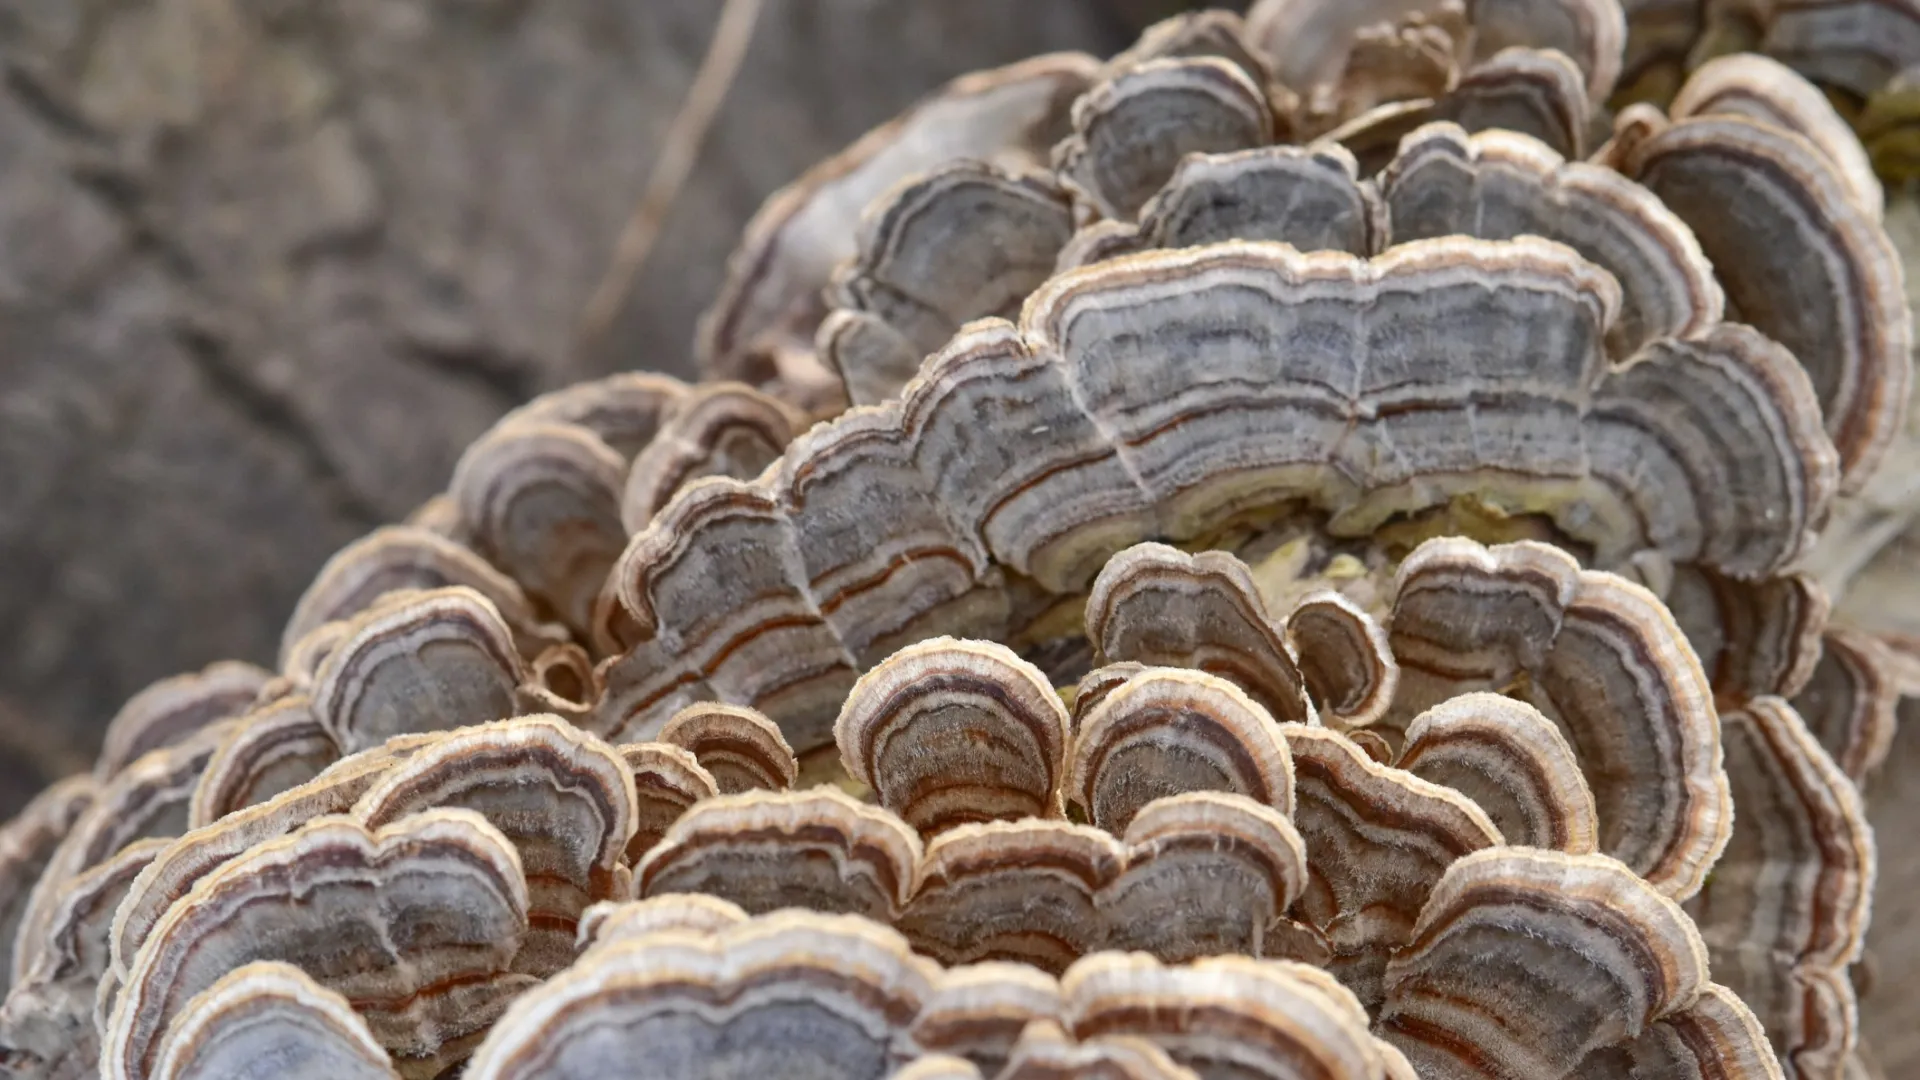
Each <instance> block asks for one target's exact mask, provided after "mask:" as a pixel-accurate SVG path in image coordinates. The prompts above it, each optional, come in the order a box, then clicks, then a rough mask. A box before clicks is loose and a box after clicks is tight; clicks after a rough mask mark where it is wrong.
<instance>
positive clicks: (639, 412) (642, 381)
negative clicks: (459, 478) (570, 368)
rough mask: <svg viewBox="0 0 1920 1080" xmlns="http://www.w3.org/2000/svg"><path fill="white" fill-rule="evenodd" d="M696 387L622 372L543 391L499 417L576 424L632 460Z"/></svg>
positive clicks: (663, 377)
mask: <svg viewBox="0 0 1920 1080" xmlns="http://www.w3.org/2000/svg"><path fill="white" fill-rule="evenodd" d="M692 389H693V388H692V387H689V386H688V385H687V384H686V383H684V382H681V381H680V380H679V379H675V378H672V377H670V376H667V375H661V374H658V373H655V372H651V371H617V372H614V373H613V374H611V375H605V376H602V377H600V378H598V379H589V380H587V381H585V382H578V383H574V384H573V385H572V386H565V387H561V388H560V389H558V390H552V391H549V392H547V393H544V394H541V395H540V396H539V397H536V398H534V399H533V400H532V401H529V402H527V403H526V404H525V405H522V406H520V407H519V408H516V409H514V410H513V411H512V412H509V413H507V414H506V415H505V416H503V417H501V418H500V421H499V424H498V425H496V426H499V425H504V424H513V423H534V424H571V425H573V426H575V427H582V428H585V429H587V430H588V431H590V432H592V433H593V434H594V435H595V436H596V437H598V438H599V439H600V441H601V442H603V443H606V444H607V446H608V447H609V448H610V449H612V450H613V452H614V453H616V454H619V455H620V456H621V457H622V458H626V459H628V460H631V459H632V458H633V457H634V455H636V454H638V453H640V451H641V450H643V449H645V448H646V446H647V444H648V443H651V442H652V441H653V440H654V438H655V436H657V435H658V434H659V433H660V429H661V427H662V426H663V425H664V424H665V423H666V422H667V420H668V419H669V418H670V417H672V416H673V414H674V413H675V411H676V410H678V409H679V408H681V407H682V406H683V405H684V404H685V402H686V400H687V398H688V395H689V394H690V392H691V391H692Z"/></svg>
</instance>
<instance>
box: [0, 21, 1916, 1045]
mask: <svg viewBox="0 0 1920 1080" xmlns="http://www.w3.org/2000/svg"><path fill="white" fill-rule="evenodd" d="M1739 48H1747V49H1751V50H1752V51H1748V52H1739V51H1735V50H1737V49H1739ZM1909 63H1920V13H1915V12H1907V11H1906V9H1904V8H1900V9H1896V8H1895V7H1892V6H1870V5H1864V4H1855V5H1836V4H1832V3H1821V4H1813V3H1809V2H1806V0H1798V2H1783V3H1776V4H1774V5H1770V6H1768V7H1766V8H1765V9H1764V10H1760V9H1754V10H1747V9H1744V8H1737V7H1736V6H1734V5H1724V6H1723V5H1720V4H1717V3H1716V4H1707V5H1688V4H1675V3H1671V2H1659V0H1656V2H1646V0H1639V2H1635V3H1632V4H1628V5H1626V6H1625V7H1624V8H1623V7H1622V6H1621V5H1620V4H1618V3H1616V0H1478V2H1474V3H1469V4H1468V5H1466V6H1465V7H1462V6H1460V5H1459V4H1458V3H1457V2H1455V0H1446V2H1444V3H1441V4H1438V5H1433V4H1421V3H1406V2H1381V3H1372V2H1369V3H1361V4H1351V3H1333V2H1327V0H1260V2H1259V3H1257V4H1255V5H1254V8H1253V10H1252V11H1251V12H1250V13H1249V14H1248V15H1247V16H1246V17H1245V18H1244V19H1242V18H1241V17H1240V16H1237V15H1231V14H1226V13H1222V12H1202V13H1197V14H1193V15H1188V16H1182V17H1180V18H1177V19H1174V20H1170V21H1169V22H1166V23H1163V24H1161V25H1159V26H1156V27H1154V28H1153V29H1152V30H1150V31H1149V32H1148V33H1147V34H1146V35H1145V36H1144V37H1143V38H1142V40H1141V41H1140V42H1139V43H1138V45H1136V46H1135V47H1134V48H1133V49H1131V50H1129V51H1128V52H1126V53H1123V54H1121V55H1120V56H1117V57H1114V58H1112V59H1110V60H1104V61H1103V60H1097V59H1095V58H1092V57H1087V56H1082V55H1054V56H1045V57H1038V58H1035V59H1032V60H1029V61H1025V62H1023V63H1020V64H1016V65H1013V66H1011V67H1007V68H1003V69H999V70H996V71H991V72H984V73H980V74H977V75H974V76H969V77H967V78H964V79H961V80H959V81H957V82H955V83H953V84H951V85H950V86H948V87H946V88H945V89H943V90H942V91H940V92H938V93H936V94H935V95H933V96H931V97H930V98H928V99H927V100H926V101H924V102H923V103H922V104H920V105H918V106H916V107H915V108H914V109H913V110H911V111H909V112H908V113H906V114H905V115H903V116H901V117H900V118H898V119H896V120H895V121H893V122H891V123H890V124H888V125H886V126H883V127H881V128H879V129H876V130H875V131H874V132H872V133H870V134H869V135H867V136H866V137H864V138H863V139H861V140H860V141H859V142H857V143H856V144H854V145H853V146H852V147H850V148H849V149H848V150H847V151H845V152H844V153H843V154H841V155H840V156H838V157H836V158H834V159H832V160H830V161H828V162H825V163H823V164H822V165H821V166H819V167H818V168H817V169H815V170H813V171H812V172H810V173H808V174H807V175H806V176H804V177H802V178H801V179H800V180H799V181H797V182H796V183H795V184H794V185H792V186H791V187H789V188H788V189H786V190H784V191H782V192H780V193H778V194H777V195H775V196H774V197H773V198H772V199H771V200H770V201H769V202H768V204H767V205H766V207H765V208H764V209H763V210H762V212H761V213H760V215H759V216H758V217H756V218H755V220H754V222H753V223H752V225H751V226H750V227H749V229H748V231H747V234H746V236H745V237H744V238H743V240H742V242H741V247H740V249H739V251H738V252H737V253H736V256H735V259H734V261H733V263H732V268H731V273H730V276H729V279H728V282H727V285H726V287H725V289H724V290H723V292H722V294H721V295H720V296H719V297H718V298H717V300H716V302H715V304H714V306H713V308H712V310H711V311H710V312H709V314H708V316H707V318H706V320H705V321H704V323H703V326H702V331H701V338H700V342H699V346H698V347H699V350H700V352H701V361H702V363H703V365H704V369H705V371H706V372H707V373H708V374H709V376H710V377H709V378H708V379H706V380H705V381H702V382H700V383H699V384H696V385H689V384H684V383H681V382H678V381H675V380H672V379H668V378H664V377H661V376H657V375H650V374H639V373H634V374H623V375H617V376H614V377H611V378H608V379H604V380H600V381H597V382H592V383H586V384H582V385H579V386H575V387H571V388H568V389H565V390H561V391H558V392H556V393H553V394H549V395H546V396H544V397H542V398H539V399H536V400H535V401H533V402H530V403H529V404H527V405H525V406H524V407H522V408H520V409H518V410H516V411H515V412H513V413H511V414H509V415H508V416H506V417H505V418H503V419H502V420H501V421H500V422H499V423H498V424H497V425H496V426H495V427H494V428H493V429H492V430H491V431H489V432H488V433H487V434H486V435H485V436H484V437H483V438H481V439H480V440H479V441H478V442H476V443H475V444H474V445H473V446H472V447H471V448H470V449H469V451H468V452H467V453H466V455H465V456H464V457H463V458H462V460H461V462H460V464H459V466H458V468H457V469H456V471H455V473H454V475H453V477H452V478H451V481H450V483H449V486H448V489H447V491H446V493H445V494H444V495H441V496H439V497H437V498H435V499H433V500H432V501H430V502H429V503H427V504H425V505H424V506H422V507H421V508H420V510H419V511H418V512H417V513H416V514H415V515H414V516H413V518H412V519H411V520H409V521H408V522H406V523H403V524H398V525H394V526H390V527H387V528H382V529H379V530H377V531H375V532H374V533H372V534H371V535H369V536H367V537H365V538H364V539H362V540H360V541H358V542H356V543H354V544H352V545H350V546H349V547H347V548H346V549H344V550H343V551H341V552H340V553H339V554H338V555H336V556H335V557H334V559H333V560H332V561H331V562H329V563H328V564H327V566H326V567H325V568H324V569H323V570H322V572H321V573H320V575H319V576H318V578H317V579H316V580H315V581H314V583H313V585H312V586H311V587H310V588H309V590H308V591H307V593H306V594H305V596H304V597H303V598H302V600H301V601H300V603H299V605H298V607H297V609H296V610H295V611H294V612H293V614H292V616H291V618H290V620H289V622H288V624H287V628H286V632H285V637H284V640H283V643H282V648H281V650H280V655H279V658H278V664H277V670H273V671H268V670H265V669H262V668H258V667H255V666H253V665H250V664H244V663H237V662H223V663H218V664H214V665H213V666H210V667H208V668H206V669H204V670H202V671H198V672H193V673H188V674H184V675H180V676H177V677H175V678H172V679H168V680H165V681H163V682H161V683H158V684H156V685H154V686H153V687H151V688H149V689H148V690H146V691H144V692H142V693H141V694H140V695H138V696H137V697H135V698H134V699H133V700H132V701H130V702H128V703H127V705H126V706H125V708H124V709H123V710H122V711H121V713H120V714H119V715H118V716H117V717H116V718H115V719H114V721H113V723H112V725H111V727H110V729H109V732H108V734H107V737H106V742H105V746H104V748H103V750H102V752H101V755H100V758H99V761H98V764H97V767H96V768H95V769H94V771H93V772H92V773H91V774H89V775H85V776H77V777H74V778H71V779H69V780H66V781H63V782H61V783H59V784H57V785H55V786H53V787H51V788H49V789H48V790H47V791H45V792H44V793H42V794H41V795H40V796H39V797H38V798H37V799H36V800H35V801H34V802H33V803H32V804H31V805H30V806H29V807H28V809H27V810H26V811H25V812H23V813H22V814H21V815H20V816H19V817H18V818H16V819H15V820H14V821H13V822H11V823H10V824H8V825H6V826H5V828H4V829H0V865H3V866H4V871H5V872H4V873H0V953H3V955H4V957H5V960H6V963H5V964H4V965H0V976H4V978H5V981H6V985H7V987H8V992H7V995H6V998H5V1002H4V1006H0V1068H4V1069H5V1070H7V1071H9V1072H10V1073H12V1074H14V1075H19V1076H23V1077H41V1078H65V1077H85V1076H94V1075H99V1076H102V1077H107V1078H110V1080H151V1078H161V1077H165V1078H169V1080H183V1078H189V1077H191V1078H216V1077H218V1078H245V1077H261V1078H266V1077H273V1078H275V1080H286V1078H289V1077H323V1078H326V1080H358V1078H362V1077H369V1078H391V1077H405V1078H408V1080H427V1078H433V1077H441V1076H464V1077H466V1078H468V1080H502V1078H508V1077H513V1078H520V1077H527V1078H532V1077H553V1078H580V1080H589V1078H602V1077H604V1078H612V1077H624V1076H636V1075H638V1076H648V1077H662V1078H671V1077H685V1078H698V1077H746V1076H766V1077H776V1076H777V1077H795V1078H809V1077H821V1078H829V1077H830V1078H836V1080H840V1078H873V1080H880V1078H883V1077H890V1076H893V1077H901V1078H916V1080H931V1078H936V1077H937V1078H948V1077H951V1078H994V1077H998V1078H1001V1080H1040V1078H1051V1077H1111V1078H1126V1080H1148V1078H1206V1080H1216V1078H1256V1077H1258V1078H1273V1080H1290V1078H1327V1080H1409V1078H1416V1077H1418V1078H1431V1080H1453V1078H1470V1077H1473V1078H1478V1077H1486V1078H1528V1080H1553V1078H1558V1077H1575V1076H1578V1077H1584V1078H1597V1077H1608V1078H1613V1077H1618V1078H1622V1080H1627V1078H1633V1080H1691V1078H1696V1077H1698V1078H1748V1077H1783V1076H1784V1077H1801V1078H1808V1080H1812V1078H1836V1080H1838V1078H1848V1080H1858V1078H1863V1077H1868V1076H1870V1075H1871V1072H1870V1071H1869V1070H1870V1066H1869V1065H1868V1064H1867V1061H1866V1057H1865V1055H1864V1053H1863V1047H1862V1046H1861V1044H1860V1038H1859V1022H1858V1009H1857V1003H1856V993H1855V987H1854V984H1853V981H1852V978H1853V965H1855V964H1856V962H1857V961H1858V960H1859V959H1860V957H1861V949H1862V940H1863V937H1864V934H1865V931H1866V927H1867V922H1868V914H1869V907H1870V902H1871V897H1872V889H1873V878H1874V867H1875V847H1874V842H1873V837H1872V834H1871V831H1870V829H1869V827H1868V825H1867V822H1866V818H1865V814H1864V811H1863V809H1862V803H1861V797H1860V793H1859V791H1860V785H1861V784H1863V783H1865V782H1868V781H1869V779H1870V777H1871V776H1872V774H1873V773H1874V772H1875V770H1876V769H1877V768H1878V767H1879V766H1880V764H1881V763H1882V761H1883V759H1884V758H1885V756H1886V753H1887V748H1888V744H1889V741H1890V740H1891V737H1892V733H1893V728H1894V724H1895V719H1896V706H1897V703H1898V701H1899V700H1900V698H1901V696H1902V695H1903V694H1906V693H1909V692H1913V693H1920V638H1916V637H1910V636H1908V635H1907V634H1906V633H1904V632H1903V628H1902V627H1899V626H1888V625H1873V624H1871V621H1870V620H1861V619H1855V618H1852V617H1850V615H1849V612H1850V611H1852V610H1854V609H1853V608H1852V607H1850V605H1849V595H1850V590H1852V589H1857V588H1860V587H1862V586H1860V584H1859V583H1861V582H1877V581H1883V580H1887V579H1889V578H1892V577H1897V576H1898V575H1899V574H1901V573H1904V572H1905V571H1906V570H1907V569H1910V568H1904V567H1891V568H1890V567H1889V566H1888V565H1887V564H1886V563H1885V562H1884V560H1882V559H1880V558H1879V557H1878V555H1879V551H1880V548H1881V547H1883V546H1884V545H1885V543H1886V541H1887V540H1888V539H1889V538H1890V537H1889V536H1888V535H1886V529H1885V527H1884V524H1883V523H1884V521H1885V520H1886V519H1887V516H1888V515H1887V513H1886V510H1887V508H1888V507H1890V506H1892V507H1896V508H1898V507H1906V508H1907V509H1908V511H1909V515H1910V514H1911V510H1912V509H1914V508H1915V507H1916V506H1920V485H1916V484H1915V482H1914V480H1913V479H1912V478H1911V472H1912V469H1911V467H1910V465H1909V464H1908V463H1909V462H1910V461H1911V460H1912V459H1911V458H1907V457H1903V455H1904V454H1908V453H1910V452H1911V451H1912V446H1911V445H1910V440H1911V438H1912V436H1910V435H1908V433H1907V432H1906V430H1905V427H1904V425H1905V422H1906V411H1907V399H1908V395H1909V391H1910V384H1911V381H1912V380H1911V361H1910V352H1911V349H1912V346H1913V340H1912V337H1913V332H1912V328H1911V323H1910V318H1909V314H1908V311H1907V305H1906V299H1905V292H1904V282H1903V276H1902V270H1901V264H1900V261H1899V258H1898V255H1897V253H1896V252H1895V250H1894V247H1893V245H1892V243H1891V241H1890V240H1889V239H1888V236H1887V233H1886V231H1885V229H1884V227H1883V223H1882V217H1883V214H1884V212H1885V207H1884V205H1883V201H1884V200H1883V194H1882V189H1881V186H1880V180H1879V179H1877V178H1876V169H1878V170H1879V173H1880V174H1881V175H1886V176H1889V177H1897V176H1900V175H1902V169H1903V168H1904V165H1903V162H1905V161H1906V159H1905V158H1904V157H1903V154H1904V153H1905V150H1904V148H1905V147H1906V146H1907V144H1908V141H1910V140H1911V137H1912V136H1911V135H1910V134H1908V133H1907V132H1908V128H1907V127H1906V126H1905V125H1907V124H1909V123H1910V122H1911V121H1912V119H1913V118H1914V117H1915V116H1920V106H1916V105H1915V103H1914V102H1915V100H1916V99H1915V98H1914V93H1915V91H1913V90H1912V88H1911V87H1910V85H1909V75H1908V73H1907V71H1906V66H1907V64H1909ZM1856 132H1858V133H1856ZM1890 462H1891V463H1893V464H1892V465H1890V464H1889V463H1890ZM1909 489H1916V490H1909ZM1870 511H1871V512H1870ZM1874 529H1879V532H1874Z"/></svg>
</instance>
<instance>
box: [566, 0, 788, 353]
mask: <svg viewBox="0 0 1920 1080" xmlns="http://www.w3.org/2000/svg"><path fill="white" fill-rule="evenodd" d="M760 4H761V0H726V4H725V6H724V7H722V8H721V9H720V20H719V22H717V23H716V24H715V25H714V29H713V39H712V40H711V41H709V42H708V43H707V54H706V55H705V56H704V57H702V58H701V59H700V70H699V71H697V72H695V73H694V76H693V83H692V85H691V86H689V87H688V88H687V96H686V98H685V99H684V100H683V101H681V103H680V111H679V113H677V114H676V115H675V116H674V118H673V123H672V124H671V125H670V126H669V127H668V128H667V135H666V138H665V139H664V140H663V141H662V145H661V149H660V156H659V158H658V159H657V160H655V162H654V163H653V172H652V174H651V175H649V176H648V177H647V186H646V187H645V188H643V189H641V192H640V200H639V201H638V202H636V203H635V204H634V207H633V212H632V213H631V214H629V215H628V216H627V223H626V225H625V226H623V227H622V228H621V230H620V239H619V242H618V243H616V244H615V245H614V249H613V260H612V262H610V263H609V264H608V265H607V272H606V273H605V274H602V275H601V277H600V283H599V284H598V285H596V286H594V290H593V295H592V297H591V298H589V299H588V301H587V306H586V309H585V310H584V311H583V312H582V313H581V315H580V324H579V333H578V336H577V338H576V342H577V344H578V345H579V346H580V347H582V348H584V347H586V346H588V345H591V344H592V343H593V342H595V341H598V340H599V339H600V337H601V336H602V335H604V334H605V333H606V332H607V329H608V328H609V327H610V326H611V325H612V323H613V320H614V317H615V316H617V315H619V314H620V306H621V305H622V304H623V303H624V302H625V301H626V298H627V293H628V291H629V290H631V289H632V288H633V282H634V279H635V278H636V277H638V276H639V273H640V268H641V267H642V266H644V265H645V264H646V261H647V254H648V253H649V252H651V251H652V250H653V244H654V241H655V240H658V239H659V238H660V228H661V226H662V225H663V224H664V223H665V221H666V216H667V211H668V210H669V209H671V208H672V206H673V201H674V199H675V198H676V197H677V196H678V195H679V194H680V189H681V188H682V187H684V186H685V185H686V182H687V176H688V174H690V173H691V172H692V171H693V165H694V162H695V161H697V160H698V159H699V157H700V147H701V145H702V144H704V143H705V142H706V138H707V130H708V128H710V127H712V126H713V118H714V115H715V114H716V113H718V112H719V111H720V105H721V103H722V102H724V101H726V99H727V91H728V90H729V89H730V88H732V86H733V80H734V77H735V76H736V75H738V74H739V71H740V61H741V60H743V59H744V58H745V57H746V55H747V46H748V45H750V44H751V43H752V41H753V28H754V26H755V24H756V23H758V22H759V19H760Z"/></svg>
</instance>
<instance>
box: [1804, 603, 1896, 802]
mask: <svg viewBox="0 0 1920 1080" xmlns="http://www.w3.org/2000/svg"><path fill="white" fill-rule="evenodd" d="M1901 666H1902V665H1901V662H1900V660H1899V659H1897V658H1896V657H1895V656H1894V655H1893V654H1892V652H1891V650H1889V648H1888V647H1887V645H1886V644H1885V643H1883V642H1882V641H1881V640H1880V639H1879V638H1877V637H1875V636H1874V635H1872V634H1866V633H1862V632H1861V631H1858V630H1853V629H1849V628H1847V627H1839V626H1836V627H1832V628H1830V629H1828V630H1827V632H1826V634H1825V635H1824V636H1823V638H1822V641H1821V649H1820V662H1819V663H1818V664H1816V665H1814V668H1813V673H1812V675H1811V676H1810V677H1809V678H1808V680H1807V684H1806V685H1805V686H1804V687H1802V688H1801V690H1800V692H1799V693H1798V694H1796V695H1794V698H1793V707H1794V710H1795V711H1796V712H1798V713H1799V714H1800V718H1801V719H1802V720H1804V721H1805V722H1806V727H1807V729H1808V731H1809V732H1811V733H1812V735H1813V737H1814V739H1815V740H1816V741H1817V742H1819V743H1820V746H1821V748H1822V749H1824V750H1826V752H1827V753H1828V755H1829V756H1831V757H1832V758H1833V761H1834V763H1835V764H1836V765H1838V766H1839V767H1840V771H1841V772H1843V773H1845V774H1846V775H1847V778H1848V779H1849V780H1852V781H1853V782H1854V783H1855V784H1859V783H1861V782H1862V781H1864V780H1865V779H1866V778H1867V776H1868V775H1869V774H1871V773H1872V772H1874V771H1875V770H1876V769H1878V768H1879V767H1880V764H1881V762H1883V761H1885V760H1886V758H1887V752H1888V751H1889V750H1891V749H1892V747H1893V735H1894V728H1895V726H1896V724H1897V723H1898V721H1897V719H1896V716H1895V709H1896V708H1897V706H1898V705H1899V703H1900V698H1901V696H1902V694H1903V693H1905V692H1906V687H1905V686H1904V685H1903V680H1902V679H1901V677H1900V676H1901Z"/></svg>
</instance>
